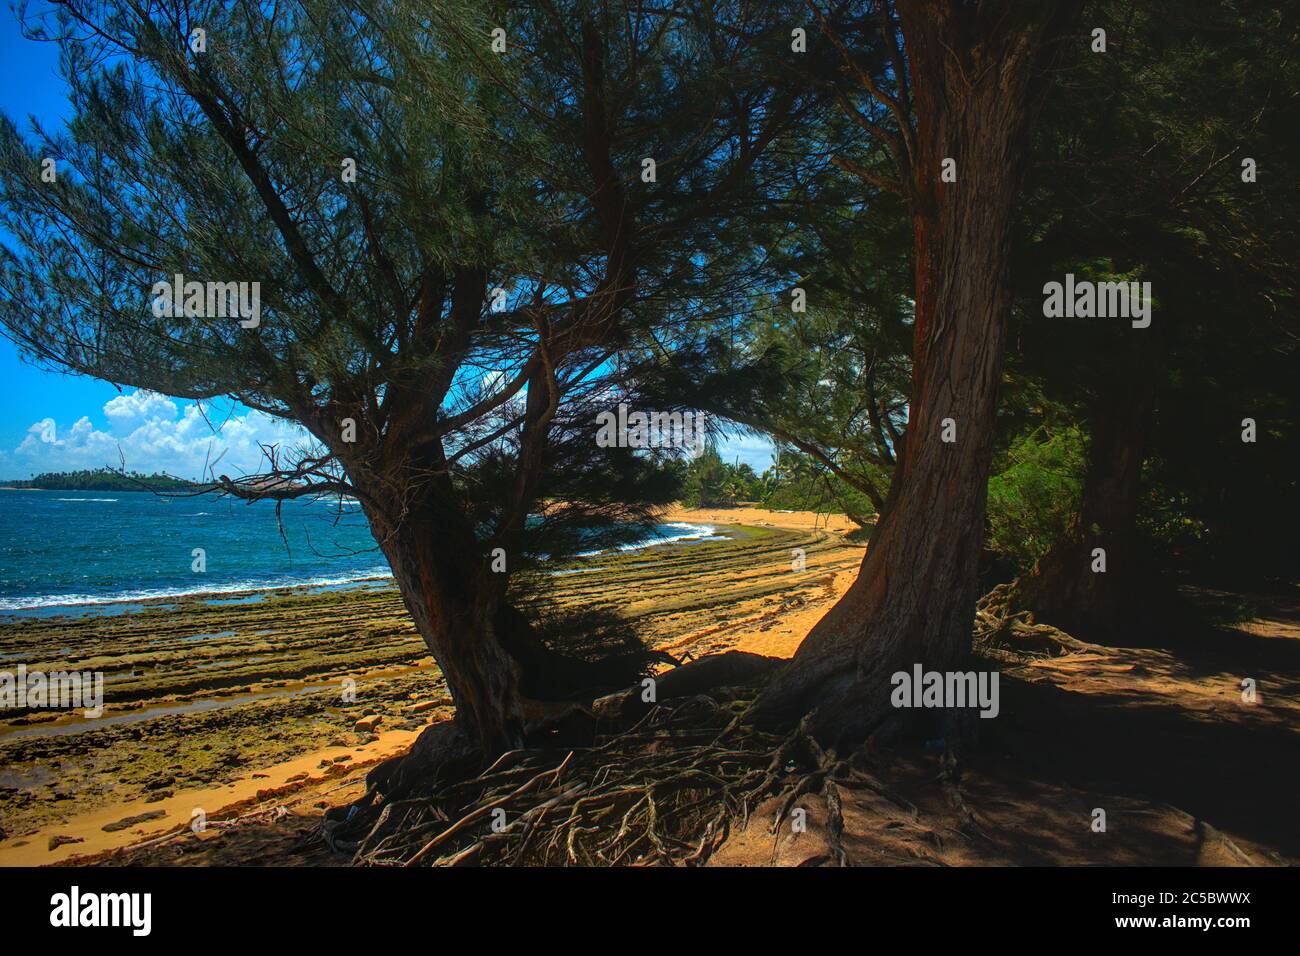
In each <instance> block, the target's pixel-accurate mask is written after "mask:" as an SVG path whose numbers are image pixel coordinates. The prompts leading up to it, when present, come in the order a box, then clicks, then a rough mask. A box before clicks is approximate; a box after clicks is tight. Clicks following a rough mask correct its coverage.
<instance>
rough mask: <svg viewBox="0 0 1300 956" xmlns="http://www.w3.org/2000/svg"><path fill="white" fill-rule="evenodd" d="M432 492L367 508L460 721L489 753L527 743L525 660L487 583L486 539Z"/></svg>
mask: <svg viewBox="0 0 1300 956" xmlns="http://www.w3.org/2000/svg"><path fill="white" fill-rule="evenodd" d="M431 498H432V495H431V493H429V492H427V491H426V492H425V494H423V495H418V497H417V500H416V501H411V500H409V499H408V500H407V501H406V502H405V503H404V507H403V503H402V502H397V501H392V502H385V503H384V504H379V503H377V502H376V500H375V499H372V502H371V504H369V505H368V507H367V516H368V517H369V519H370V524H371V529H372V531H373V532H374V535H375V539H376V540H377V541H379V542H380V547H381V548H382V550H383V552H384V555H385V556H386V557H387V558H388V563H389V566H390V567H391V568H392V571H393V577H394V578H395V579H396V582H397V586H398V589H399V590H400V592H401V595H402V600H403V602H404V603H405V604H406V609H407V610H408V611H409V612H410V614H411V619H412V620H413V621H414V623H415V627H416V630H418V631H419V632H420V636H421V637H423V638H424V642H425V644H426V645H427V646H428V648H429V652H430V653H431V654H432V655H433V659H434V660H435V661H436V662H437V664H438V666H439V668H441V670H442V673H443V676H444V677H445V678H446V681H447V687H448V690H449V691H450V692H451V696H452V700H453V702H454V703H455V707H456V722H457V724H458V725H460V727H461V729H462V730H463V731H464V732H465V734H466V735H467V736H469V737H470V738H471V739H472V740H473V741H474V742H475V743H476V744H477V745H478V746H479V748H480V750H481V752H482V753H484V754H493V753H499V752H501V751H503V750H508V749H510V748H513V747H518V746H521V745H522V744H523V742H524V732H525V713H524V712H525V705H524V698H523V694H522V692H521V681H522V678H523V671H522V665H521V664H520V662H519V661H518V660H516V659H515V657H514V656H513V655H512V654H510V653H509V651H508V650H507V649H506V646H505V643H504V642H503V641H502V634H501V633H500V629H499V627H498V610H499V606H500V605H499V602H498V601H497V600H496V599H494V597H493V593H492V592H493V590H494V589H490V588H487V587H485V586H484V581H483V574H484V573H485V572H486V573H491V572H490V570H489V568H487V567H485V562H484V561H483V555H482V554H481V553H480V547H479V545H478V542H477V541H476V540H475V539H474V536H473V535H472V534H471V533H470V532H469V531H468V529H465V528H462V527H461V525H463V524H464V522H463V519H461V518H460V516H459V515H454V516H453V515H448V514H446V513H445V512H443V513H441V514H440V509H439V508H438V507H437V503H436V500H431Z"/></svg>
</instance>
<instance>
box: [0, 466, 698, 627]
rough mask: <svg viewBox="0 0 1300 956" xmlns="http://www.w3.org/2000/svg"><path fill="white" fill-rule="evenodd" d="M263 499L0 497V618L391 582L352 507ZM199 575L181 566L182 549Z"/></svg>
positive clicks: (661, 532)
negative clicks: (199, 557) (278, 507)
mask: <svg viewBox="0 0 1300 956" xmlns="http://www.w3.org/2000/svg"><path fill="white" fill-rule="evenodd" d="M282 522H283V534H282V533H281V529H280V527H278V526H277V524H276V520H275V505H274V503H272V502H268V501H259V502H251V503H249V502H240V501H235V500H232V499H229V498H218V497H217V496H215V495H210V494H209V495H200V496H196V497H184V498H177V497H160V496H158V495H155V494H152V493H150V492H147V491H112V492H100V491H0V614H5V613H7V614H24V615H29V614H40V615H45V614H52V613H75V612H76V610H77V609H82V611H83V612H84V611H88V610H91V609H94V608H100V609H101V610H104V611H108V610H112V609H115V608H117V609H126V606H129V605H130V603H131V602H140V601H146V600H154V599H158V598H178V597H184V596H187V595H193V594H212V595H216V596H218V598H219V597H220V596H222V595H229V596H231V599H232V600H237V599H239V596H240V595H246V594H251V593H255V592H258V591H265V590H268V589H271V588H279V587H292V586H309V587H343V586H349V585H354V584H358V583H361V582H367V581H374V582H380V581H382V580H383V579H385V578H391V576H392V575H391V573H390V572H389V570H388V565H387V563H386V561H385V560H384V556H383V554H382V553H380V551H379V548H378V546H377V545H376V544H375V541H374V539H373V538H372V537H371V535H370V529H369V526H368V525H367V523H366V520H365V517H364V516H363V515H362V514H361V512H360V509H359V508H358V506H357V505H356V504H355V503H354V502H348V501H344V502H343V503H342V506H340V503H339V501H338V499H337V498H332V499H328V500H326V499H299V500H296V501H286V502H284V504H283V507H282ZM714 530H715V529H714V528H712V527H710V526H708V525H698V524H685V523H679V522H670V523H666V524H661V525H658V526H656V527H654V528H652V529H650V530H649V532H648V533H647V534H646V535H645V537H644V538H642V539H641V540H640V541H639V542H637V543H635V544H632V545H624V548H628V547H647V546H651V545H656V544H664V543H668V542H672V541H689V540H701V539H707V538H709V537H711V536H712V535H713V532H714ZM196 548H201V549H202V550H203V561H204V564H205V570H204V571H203V572H202V573H198V572H196V571H194V570H193V565H194V563H195V561H196V557H195V555H194V550H195V549H196Z"/></svg>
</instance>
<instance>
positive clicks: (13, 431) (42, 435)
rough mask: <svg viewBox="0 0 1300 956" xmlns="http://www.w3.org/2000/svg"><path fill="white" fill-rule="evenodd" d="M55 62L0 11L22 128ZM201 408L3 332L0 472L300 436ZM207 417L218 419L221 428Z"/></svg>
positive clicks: (284, 427) (10, 93) (0, 85)
mask: <svg viewBox="0 0 1300 956" xmlns="http://www.w3.org/2000/svg"><path fill="white" fill-rule="evenodd" d="M40 6H41V4H39V2H34V3H33V4H32V5H31V8H32V9H33V10H37V9H39V8H40ZM57 67H58V51H57V49H56V48H55V47H54V45H53V44H48V43H36V42H33V41H30V40H27V39H25V38H24V37H23V36H22V31H21V28H20V26H19V23H18V20H17V17H16V16H15V14H14V12H13V11H12V10H11V9H9V8H8V6H7V5H6V6H5V7H4V8H3V9H0V111H3V112H4V113H5V114H6V115H8V116H9V117H10V118H12V119H13V120H14V121H15V122H17V123H18V125H19V127H20V128H21V129H24V130H26V129H28V126H29V124H28V117H30V116H34V117H35V118H36V119H37V120H38V121H39V122H41V123H42V124H44V125H47V126H51V127H53V126H56V124H58V123H60V122H61V121H62V120H64V119H65V118H66V117H67V115H68V104H67V98H66V93H65V89H66V88H65V86H64V83H63V80H62V79H61V78H60V76H59V74H58V69H57ZM0 238H4V239H6V240H7V237H0ZM204 411H205V413H206V419H207V420H205V415H204V414H200V413H199V411H198V409H196V408H195V407H194V405H193V403H190V402H186V401H181V400H179V399H168V398H164V397H162V396H155V395H150V394H148V393H143V392H137V391H136V390H135V389H131V388H127V389H125V390H124V391H119V390H118V389H117V388H116V387H115V386H113V385H111V384H109V383H107V382H101V381H98V380H96V379H92V378H87V377H85V376H80V375H67V374H62V373H59V372H53V371H48V370H44V369H41V368H37V367H35V366H33V365H31V364H29V363H27V362H25V361H23V360H22V359H21V358H20V357H19V355H18V353H17V350H16V349H15V348H14V346H13V344H12V343H11V342H9V341H8V340H7V339H4V338H0V480H4V479H14V478H27V477H30V476H31V475H33V474H38V473H40V472H45V471H67V470H73V469H80V468H97V467H101V466H103V465H110V466H113V467H117V466H118V465H119V464H120V462H121V461H122V460H123V459H124V460H125V462H126V465H127V467H128V468H130V469H132V470H135V471H143V472H153V471H166V472H168V473H169V474H173V475H180V476H182V477H198V476H199V474H200V473H201V472H202V470H203V466H204V461H205V460H206V459H208V458H209V457H211V458H216V457H217V456H218V455H221V456H223V457H222V458H221V465H220V467H219V468H218V471H219V472H221V471H224V472H226V473H228V474H247V473H251V472H254V471H256V470H257V468H258V465H259V462H260V460H261V451H260V449H259V446H258V443H259V442H290V443H295V444H296V443H297V442H299V441H301V440H302V439H301V434H300V433H299V432H297V431H296V430H295V429H294V428H293V427H292V426H290V425H289V424H287V423H285V422H281V421H278V420H276V419H273V418H271V417H269V416H266V415H263V414H261V413H260V412H253V411H250V410H248V409H246V408H243V407H242V406H239V405H234V406H233V407H232V405H231V403H230V402H224V403H219V407H216V408H211V409H209V408H206V407H205V410H204ZM208 420H210V421H211V422H213V423H214V424H219V423H222V422H224V425H222V427H221V429H220V432H219V433H218V434H214V433H213V430H212V428H211V427H210V426H209V424H208ZM719 451H720V453H721V454H722V456H723V458H724V459H725V460H727V461H734V460H736V459H737V458H738V459H739V460H740V461H742V462H748V463H749V464H750V465H751V466H752V467H753V468H754V469H755V470H756V471H760V472H761V471H762V470H763V469H764V468H766V467H767V466H768V465H769V464H770V463H771V459H772V445H771V443H769V442H768V441H766V440H765V439H762V438H731V439H727V440H724V441H723V442H722V443H721V445H720V447H719Z"/></svg>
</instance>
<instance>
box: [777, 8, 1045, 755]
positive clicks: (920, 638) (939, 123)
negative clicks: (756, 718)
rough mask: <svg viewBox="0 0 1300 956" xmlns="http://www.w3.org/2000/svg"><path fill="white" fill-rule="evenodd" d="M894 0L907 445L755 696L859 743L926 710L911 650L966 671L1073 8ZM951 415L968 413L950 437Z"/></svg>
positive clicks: (827, 735)
mask: <svg viewBox="0 0 1300 956" xmlns="http://www.w3.org/2000/svg"><path fill="white" fill-rule="evenodd" d="M993 6H996V5H993ZM899 8H900V12H901V14H902V25H903V32H904V37H905V40H906V50H907V56H908V61H909V65H910V73H911V78H912V89H913V91H914V96H915V102H916V133H915V147H914V155H913V157H912V164H913V165H912V175H913V182H912V184H911V191H912V204H913V235H914V240H915V256H916V329H915V341H914V350H913V378H912V392H911V404H910V414H909V422H908V428H907V434H906V439H905V444H904V448H903V453H902V455H901V461H900V463H899V466H898V468H897V469H896V472H895V476H894V484H893V485H892V486H891V489H890V496H889V498H890V501H889V506H888V508H887V509H886V511H885V514H884V516H883V518H882V520H881V522H880V524H879V526H878V527H877V529H876V532H875V534H874V535H873V536H872V539H871V545H870V548H869V549H868V552H867V555H866V557H865V559H864V560H863V563H862V568H861V571H860V573H859V575H858V578H857V580H856V581H855V582H854V583H853V585H852V586H851V587H850V589H849V590H848V592H847V593H846V594H845V595H844V597H843V598H842V599H841V600H840V601H839V603H837V604H836V605H835V606H834V607H833V608H832V609H831V610H830V611H829V612H828V613H827V614H826V616H825V617H824V618H822V620H821V621H820V622H818V624H817V625H816V626H815V627H814V628H813V630H812V631H811V632H810V633H809V635H808V637H807V638H806V639H805V640H804V642H803V644H802V645H801V646H800V647H799V650H798V652H797V653H796V654H795V657H794V660H793V661H792V662H791V664H790V665H789V666H788V667H787V669H786V670H785V671H784V672H782V674H780V675H779V676H778V677H777V679H776V680H775V681H774V682H773V683H772V684H771V685H769V687H768V689H767V690H766V691H765V693H764V694H763V696H762V697H761V699H760V705H759V715H760V718H767V719H769V720H771V721H773V722H777V721H781V722H788V721H789V720H791V719H793V718H797V717H799V716H801V715H803V714H806V713H811V715H812V716H811V726H812V729H813V731H814V732H815V733H816V734H817V736H819V737H821V738H822V739H823V740H826V741H827V742H829V743H831V744H837V743H852V742H856V741H859V740H861V739H863V738H864V737H866V736H867V735H869V734H870V733H872V732H873V731H874V730H876V729H877V728H879V727H880V726H881V724H882V723H884V722H885V721H886V720H887V719H889V718H891V717H892V718H903V717H904V715H910V716H912V717H917V716H919V715H917V714H915V713H914V712H906V711H894V710H893V709H892V708H891V705H890V691H891V686H890V676H891V675H892V674H893V673H894V672H896V671H900V670H906V671H909V672H910V671H911V669H912V667H913V665H914V664H916V663H920V664H922V665H923V666H924V667H925V669H927V670H951V669H955V668H958V667H959V666H960V665H962V663H963V661H964V658H965V657H966V656H967V655H968V653H969V649H970V644H971V627H972V621H973V617H974V607H975V600H976V597H977V583H978V582H977V572H978V564H979V557H980V551H981V546H982V543H983V539H984V509H985V499H986V495H987V487H988V472H989V464H990V459H991V456H992V443H993V433H994V419H995V413H996V408H997V397H998V386H999V380H1000V378H1001V372H1002V354H1003V338H1004V335H1005V330H1006V323H1007V315H1008V311H1009V309H1010V291H1009V286H1008V278H1007V266H1008V256H1009V247H1010V234H1011V225H1012V209H1013V204H1014V201H1015V198H1016V195H1017V192H1018V189H1019V183H1020V181H1021V177H1022V172H1023V167H1024V165H1025V161H1026V152H1027V147H1028V133H1029V126H1030V116H1031V114H1032V112H1033V107H1034V104H1033V102H1032V98H1031V90H1030V85H1031V83H1030V80H1031V76H1033V75H1034V73H1035V69H1036V67H1037V66H1039V65H1041V62H1040V57H1041V55H1042V51H1043V49H1044V46H1045V45H1046V44H1048V43H1051V42H1052V41H1053V40H1055V39H1056V38H1057V36H1058V34H1059V32H1060V30H1061V29H1062V28H1063V25H1064V22H1065V19H1067V18H1064V17H1063V11H1061V10H1057V9H1054V8H1053V5H1051V4H1047V3H1044V4H1041V5H1034V6H1033V8H1030V7H1026V8H1025V10H1023V11H1020V12H1019V13H1017V12H1015V11H1013V10H1007V9H1002V10H998V11H994V10H987V9H984V5H981V6H980V8H979V9H978V10H977V9H976V8H974V7H973V6H965V7H963V6H961V5H957V4H949V3H929V4H921V3H912V4H902V3H900V4H899ZM1026 18H1028V20H1029V21H1032V22H1027V21H1026ZM945 157H951V158H953V159H955V160H956V171H957V181H956V182H955V183H943V182H942V181H941V177H940V172H941V168H942V165H941V164H942V160H943V159H944V158H945ZM945 419H952V424H953V425H954V426H955V429H956V434H955V441H952V442H950V443H949V442H945V441H944V440H943V437H944V435H943V432H944V420H945ZM891 722H893V721H892V720H891Z"/></svg>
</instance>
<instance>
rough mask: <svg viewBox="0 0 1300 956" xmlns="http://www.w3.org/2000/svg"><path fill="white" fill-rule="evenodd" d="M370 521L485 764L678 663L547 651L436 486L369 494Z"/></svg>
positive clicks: (463, 728)
mask: <svg viewBox="0 0 1300 956" xmlns="http://www.w3.org/2000/svg"><path fill="white" fill-rule="evenodd" d="M366 514H367V518H368V519H369V521H370V526H371V531H372V533H373V534H374V537H375V540H376V541H378V542H380V547H381V549H382V550H383V552H384V555H385V557H387V558H388V563H389V566H390V567H391V568H392V571H393V577H394V578H395V579H396V582H397V586H398V589H399V590H400V592H401V595H402V600H403V602H404V603H405V605H406V608H407V610H408V611H409V612H410V614H411V619H412V620H413V621H414V623H415V627H416V629H417V630H418V631H419V632H420V636H421V637H423V638H424V642H425V644H426V645H427V646H428V648H429V653H430V654H432V656H433V659H434V661H435V662H436V663H437V664H438V667H439V668H440V669H441V670H442V673H443V676H444V678H445V679H446V681H447V687H448V690H449V691H450V692H451V697H452V701H453V703H454V704H455V708H456V716H455V722H456V725H457V727H458V729H459V730H460V732H461V735H462V736H463V737H464V738H465V740H466V741H467V742H468V743H469V744H470V745H471V746H472V747H473V748H475V749H476V750H477V753H478V754H479V755H480V756H481V757H483V758H486V759H490V758H492V757H494V756H496V755H498V754H500V753H503V752H505V751H506V750H511V749H514V748H517V747H521V746H524V745H525V744H526V743H528V741H529V737H530V734H531V733H532V732H534V731H536V730H538V729H539V728H542V727H544V726H546V724H547V721H548V720H549V719H551V718H554V717H556V716H562V715H563V713H564V712H566V711H569V710H572V708H566V707H564V706H557V705H558V704H560V702H565V701H581V700H590V699H592V698H595V697H597V696H599V695H600V694H602V693H605V692H607V691H609V690H613V689H621V688H624V687H627V686H629V685H630V684H633V683H635V682H636V680H637V679H639V678H640V677H641V676H642V674H643V673H644V672H645V670H646V666H647V664H648V663H649V662H650V661H663V662H668V663H676V662H675V661H674V660H673V659H672V658H671V657H669V656H668V655H666V654H663V653H661V652H655V651H646V652H641V653H630V654H618V655H613V656H610V657H606V658H604V659H601V660H596V661H587V660H580V659H576V658H572V657H567V656H565V655H563V654H559V653H557V652H555V651H553V650H551V649H550V648H548V647H547V646H546V644H545V643H544V642H543V641H542V639H541V638H540V636H539V635H538V634H537V633H536V631H535V630H534V628H533V626H532V625H531V623H530V622H529V620H528V619H527V617H526V616H525V615H524V614H522V613H521V612H520V611H519V610H518V609H517V608H515V607H514V606H513V605H511V604H510V603H509V601H508V600H507V598H506V582H507V579H508V571H494V570H493V569H492V565H493V562H492V556H491V554H490V553H486V552H485V549H484V546H483V544H482V543H481V542H480V541H479V540H478V538H477V537H476V535H475V534H474V533H473V529H472V528H471V527H470V526H469V524H468V522H467V521H466V520H465V518H464V517H463V515H461V514H460V513H459V511H458V510H457V509H456V507H455V504H454V497H453V496H452V495H451V493H450V492H449V491H448V490H447V489H446V488H439V487H438V486H437V484H436V483H435V482H433V481H431V482H428V483H426V484H425V485H422V486H418V487H412V488H407V489H406V491H405V493H404V494H403V495H401V496H389V497H384V496H383V495H381V494H379V493H378V492H376V491H374V490H372V491H371V493H370V494H368V495H367V503H366ZM513 557H514V556H507V561H510V560H512V559H513ZM444 749H446V748H444ZM452 749H456V750H458V751H459V750H461V749H463V748H462V747H461V746H460V744H457V745H456V748H452Z"/></svg>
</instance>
